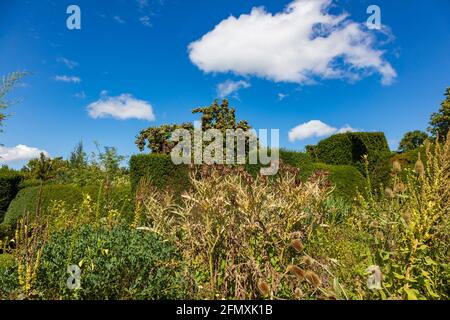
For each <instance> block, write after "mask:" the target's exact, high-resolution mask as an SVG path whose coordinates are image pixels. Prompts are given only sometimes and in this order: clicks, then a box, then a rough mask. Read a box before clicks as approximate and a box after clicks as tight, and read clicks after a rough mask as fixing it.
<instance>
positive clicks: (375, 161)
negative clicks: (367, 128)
mask: <svg viewBox="0 0 450 320" xmlns="http://www.w3.org/2000/svg"><path fill="white" fill-rule="evenodd" d="M364 155H367V156H368V160H369V167H368V169H369V175H370V178H371V179H372V184H373V185H374V186H378V185H379V184H380V183H383V184H387V183H388V181H389V172H390V164H389V158H390V155H391V152H390V150H389V145H388V143H387V140H386V137H385V135H384V133H383V132H348V133H341V134H336V135H333V136H331V137H329V138H327V139H324V140H322V141H320V142H319V143H318V144H317V146H316V147H315V148H314V156H315V157H316V158H317V160H318V161H319V162H323V163H326V164H332V165H352V166H355V167H357V168H358V170H359V171H360V172H361V173H362V174H363V175H365V174H366V172H365V166H364V162H363V156H364Z"/></svg>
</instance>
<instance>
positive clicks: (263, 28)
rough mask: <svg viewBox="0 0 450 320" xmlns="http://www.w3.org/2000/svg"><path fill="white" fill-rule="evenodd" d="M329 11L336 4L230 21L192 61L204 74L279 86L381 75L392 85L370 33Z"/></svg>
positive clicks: (321, 0) (297, 4)
mask: <svg viewBox="0 0 450 320" xmlns="http://www.w3.org/2000/svg"><path fill="white" fill-rule="evenodd" d="M331 6H332V0H295V1H293V2H292V3H290V4H289V5H288V6H287V7H286V9H284V10H283V11H282V12H279V13H276V14H272V13H269V12H267V11H265V9H264V8H263V7H256V8H253V9H252V11H251V13H250V14H242V15H241V16H239V17H237V18H236V17H234V16H230V17H229V18H227V19H225V20H223V21H222V22H220V23H219V24H218V25H216V27H215V28H214V29H213V30H212V31H210V32H208V33H207V34H205V35H204V36H203V37H202V38H201V39H199V40H197V41H195V42H192V43H191V44H190V45H189V48H188V50H189V57H190V59H191V61H192V62H193V63H194V64H195V65H196V66H197V67H198V68H200V69H201V70H202V71H204V72H233V73H235V74H238V75H254V76H258V77H261V78H266V79H269V80H273V81H276V82H293V83H300V84H308V83H311V81H313V80H314V79H315V78H350V79H355V78H359V77H360V76H361V75H367V74H370V73H373V72H378V73H380V74H381V76H382V83H383V84H390V83H391V82H392V81H393V79H394V78H395V77H396V72H395V70H394V69H393V68H392V66H391V65H390V64H389V62H387V61H386V60H385V59H384V58H383V53H384V52H383V51H381V50H378V49H376V48H375V39H374V37H373V36H372V33H371V32H370V31H368V30H367V29H366V27H365V26H364V25H363V24H358V23H355V22H352V21H351V20H349V19H348V16H347V15H346V14H341V15H332V14H330V13H329V12H328V10H329V8H331Z"/></svg>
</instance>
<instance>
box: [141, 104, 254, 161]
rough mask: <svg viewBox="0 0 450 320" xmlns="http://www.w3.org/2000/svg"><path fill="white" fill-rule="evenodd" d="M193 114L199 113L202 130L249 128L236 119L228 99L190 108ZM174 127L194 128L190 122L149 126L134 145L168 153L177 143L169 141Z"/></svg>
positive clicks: (243, 122) (245, 122) (191, 129)
mask: <svg viewBox="0 0 450 320" xmlns="http://www.w3.org/2000/svg"><path fill="white" fill-rule="evenodd" d="M192 113H193V114H197V113H200V114H202V117H201V126H202V130H203V131H204V130H208V129H218V130H220V131H221V132H222V133H225V131H226V130H227V129H233V130H237V129H242V130H244V131H247V130H249V129H251V127H250V125H249V124H248V123H247V121H239V122H237V121H236V115H235V109H234V108H230V106H229V103H228V100H227V99H224V100H222V102H221V103H220V104H219V101H218V100H215V101H214V102H213V104H211V105H210V106H208V107H199V108H195V109H193V110H192ZM176 129H186V130H189V131H193V130H194V126H193V124H192V123H183V124H173V125H168V124H164V125H162V126H159V127H150V128H147V129H144V130H142V131H141V132H140V133H139V135H138V136H137V138H136V145H137V147H138V148H139V150H140V151H143V150H144V149H145V147H146V146H148V148H149V149H150V150H151V151H152V152H153V153H162V154H169V153H170V152H171V151H172V149H173V148H174V147H175V145H176V144H177V143H176V142H174V141H171V135H172V132H173V131H175V130H176Z"/></svg>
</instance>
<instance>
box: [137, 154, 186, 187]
mask: <svg viewBox="0 0 450 320" xmlns="http://www.w3.org/2000/svg"><path fill="white" fill-rule="evenodd" d="M142 178H146V179H147V181H148V182H149V183H150V184H151V185H153V186H155V187H157V188H160V189H166V188H168V189H170V190H174V191H175V192H176V193H181V192H182V191H184V190H186V189H188V188H189V170H188V167H187V166H186V165H175V164H174V163H173V162H172V159H171V157H170V155H165V154H139V155H134V156H132V157H131V158H130V179H131V190H132V192H133V193H134V192H135V191H136V189H137V186H138V184H139V181H140V180H141V179H142Z"/></svg>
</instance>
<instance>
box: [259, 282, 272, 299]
mask: <svg viewBox="0 0 450 320" xmlns="http://www.w3.org/2000/svg"><path fill="white" fill-rule="evenodd" d="M258 289H259V291H261V293H262V294H263V295H265V296H268V295H269V294H270V288H269V285H268V284H267V282H265V281H262V280H261V281H259V282H258Z"/></svg>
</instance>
